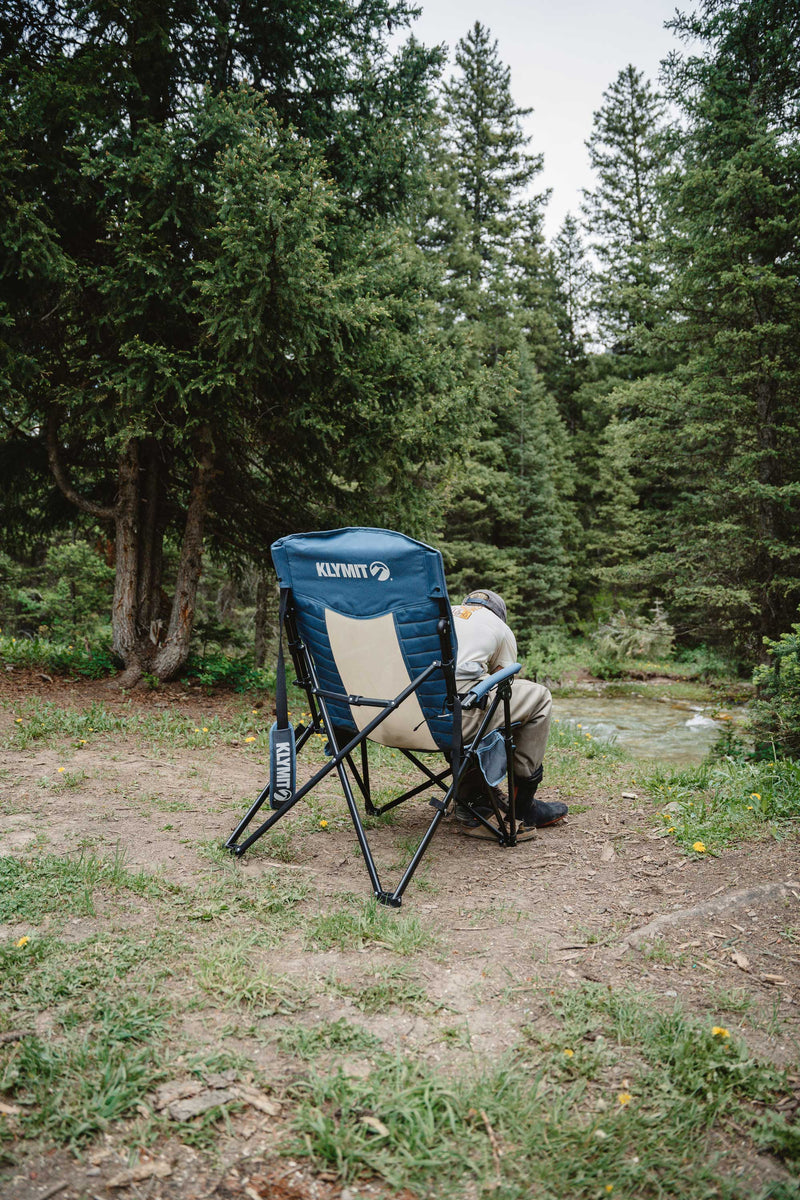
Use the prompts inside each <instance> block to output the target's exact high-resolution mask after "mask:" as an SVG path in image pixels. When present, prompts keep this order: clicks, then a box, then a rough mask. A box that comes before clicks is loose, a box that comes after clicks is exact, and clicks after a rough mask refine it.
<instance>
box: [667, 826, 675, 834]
mask: <svg viewBox="0 0 800 1200" xmlns="http://www.w3.org/2000/svg"><path fill="white" fill-rule="evenodd" d="M674 832H675V826H674V825H670V827H669V829H668V830H667V833H674Z"/></svg>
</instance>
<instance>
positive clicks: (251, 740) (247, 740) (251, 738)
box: [244, 737, 256, 742]
mask: <svg viewBox="0 0 800 1200" xmlns="http://www.w3.org/2000/svg"><path fill="white" fill-rule="evenodd" d="M244 740H245V741H246V742H254V741H255V740H256V739H255V738H254V737H246V738H245V739H244Z"/></svg>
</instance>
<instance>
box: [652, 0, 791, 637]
mask: <svg viewBox="0 0 800 1200" xmlns="http://www.w3.org/2000/svg"><path fill="white" fill-rule="evenodd" d="M674 27H675V29H676V31H677V32H678V33H679V34H680V35H682V36H686V37H688V38H691V39H694V40H695V41H696V42H699V43H700V44H701V45H702V46H703V48H704V49H703V53H702V54H698V53H695V54H692V55H690V56H688V57H687V58H684V59H681V58H680V57H678V56H677V55H676V56H674V57H673V59H672V61H671V64H670V80H671V89H672V94H673V97H674V99H675V101H676V102H680V103H681V104H682V106H683V109H684V112H685V115H686V118H687V123H688V126H689V127H688V134H687V137H686V142H685V152H684V157H683V162H682V163H681V166H680V173H679V174H678V173H676V175H675V176H674V178H673V181H672V187H673V192H672V198H671V204H670V214H669V215H670V222H671V225H672V227H673V228H674V236H673V237H672V238H671V239H670V251H671V257H672V263H673V268H672V269H673V272H674V281H673V285H672V288H671V291H670V296H669V300H670V304H671V307H672V309H673V311H674V313H675V316H676V318H677V319H676V320H675V321H674V323H673V324H672V326H671V335H672V344H673V349H674V351H675V353H676V354H678V355H680V357H681V358H682V360H683V362H682V365H681V366H680V367H679V368H678V369H677V370H676V371H675V373H674V374H673V376H672V377H671V378H669V379H664V380H662V381H660V382H658V383H657V384H655V385H653V384H650V385H649V386H647V387H644V386H641V385H640V386H639V387H638V388H637V391H638V397H637V403H638V404H639V405H640V407H639V414H640V415H639V418H638V422H639V427H640V439H639V441H640V453H641V456H642V464H643V474H644V475H645V477H646V479H648V480H649V482H648V483H646V485H645V486H646V488H647V493H646V494H644V493H643V494H644V498H645V505H646V508H647V510H648V512H649V513H650V514H651V521H652V539H651V547H652V553H651V555H650V556H649V558H648V560H647V561H646V562H645V563H643V564H642V566H643V568H644V569H645V571H646V573H649V576H650V578H651V579H653V580H659V581H660V582H661V586H662V587H663V588H664V590H665V591H666V593H667V595H668V596H669V597H670V598H671V601H672V607H673V610H677V612H678V614H679V615H680V616H681V618H682V620H683V623H684V628H686V629H689V630H691V632H692V633H693V635H694V636H696V637H710V638H713V639H715V640H718V641H724V642H726V643H728V644H729V645H730V644H733V645H735V646H737V647H738V648H739V649H744V650H746V651H748V652H749V653H750V654H757V653H758V651H759V646H760V643H761V639H762V638H763V637H764V636H768V637H772V638H774V637H776V636H777V635H779V634H780V633H781V632H782V631H784V630H786V629H788V628H789V625H790V623H791V621H792V619H793V617H794V615H795V612H796V608H797V603H798V599H800V549H799V548H798V542H797V529H798V524H799V522H800V500H799V499H798V497H800V431H799V426H798V420H797V413H798V409H797V396H798V394H800V367H799V366H798V364H800V295H798V290H797V278H798V275H800V202H799V201H798V196H799V195H800V139H798V132H800V105H799V104H798V96H800V65H799V64H800V18H798V14H797V8H796V5H795V4H793V3H788V2H785V0H756V2H754V3H749V2H748V3H743V2H742V3H736V2H733V0H705V2H704V3H703V4H702V5H701V6H700V9H699V10H698V12H697V13H696V14H695V15H693V16H691V17H679V18H676V20H675V22H674ZM665 494H668V495H670V496H671V497H672V502H671V503H670V504H669V506H663V504H661V501H660V497H663V496H664V495H665ZM660 504H661V512H660V518H661V519H660V520H658V519H656V514H657V513H658V511H659V505H660Z"/></svg>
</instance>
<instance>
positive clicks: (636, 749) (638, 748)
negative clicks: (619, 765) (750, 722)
mask: <svg viewBox="0 0 800 1200" xmlns="http://www.w3.org/2000/svg"><path fill="white" fill-rule="evenodd" d="M713 711H714V707H713V706H712V705H711V704H699V703H697V702H696V701H691V700H678V699H674V698H672V697H670V698H669V699H664V700H656V699H651V698H649V697H639V696H622V697H616V696H613V697H612V696H597V695H587V696H567V697H564V698H563V699H562V698H560V697H554V699H553V719H554V720H555V719H558V720H559V721H571V722H572V723H574V724H575V725H581V726H582V731H583V732H585V733H591V734H592V736H593V737H600V738H608V739H611V740H613V741H614V742H616V744H617V745H618V746H620V747H622V749H624V750H627V751H628V753H629V754H632V755H634V756H635V757H636V758H658V759H661V760H663V761H665V762H670V763H675V764H679V763H696V762H700V761H701V759H703V758H704V757H705V755H706V754H707V753H708V751H709V750H710V749H711V746H712V745H713V744H714V742H715V741H716V739H717V737H718V735H719V732H720V729H721V728H722V725H723V722H720V721H715V720H714V719H713V717H712V716H711V713H712V712H713ZM725 712H726V713H730V715H731V717H732V718H733V719H734V721H737V720H738V719H740V718H741V717H742V715H743V713H744V709H742V708H735V707H734V708H726V709H725Z"/></svg>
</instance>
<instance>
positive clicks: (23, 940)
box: [17, 937, 31, 949]
mask: <svg viewBox="0 0 800 1200" xmlns="http://www.w3.org/2000/svg"><path fill="white" fill-rule="evenodd" d="M30 940H31V939H30V938H29V937H21V938H20V939H19V941H18V942H17V948H18V949H21V948H22V947H23V946H27V944H28V942H29V941H30Z"/></svg>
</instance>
